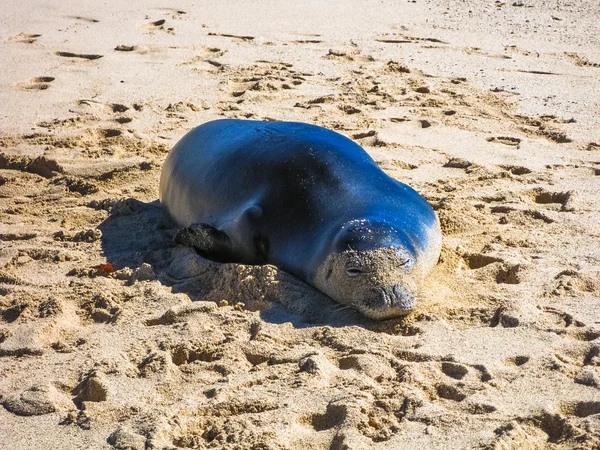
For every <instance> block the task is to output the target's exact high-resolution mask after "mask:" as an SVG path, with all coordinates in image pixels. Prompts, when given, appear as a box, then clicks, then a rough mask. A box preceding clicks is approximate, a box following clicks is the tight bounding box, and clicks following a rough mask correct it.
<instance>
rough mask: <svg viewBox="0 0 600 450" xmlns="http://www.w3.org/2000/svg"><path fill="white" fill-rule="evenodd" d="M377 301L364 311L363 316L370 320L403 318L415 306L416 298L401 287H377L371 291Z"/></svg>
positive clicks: (399, 285) (396, 285) (398, 285)
mask: <svg viewBox="0 0 600 450" xmlns="http://www.w3.org/2000/svg"><path fill="white" fill-rule="evenodd" d="M373 291H374V293H375V295H376V298H377V300H376V301H375V302H373V303H372V304H371V305H370V308H368V309H367V311H365V312H364V313H365V315H367V316H369V317H371V318H372V319H379V320H381V319H390V318H392V317H399V316H404V315H406V314H408V313H409V312H411V311H412V310H413V309H414V307H415V306H416V303H417V301H416V297H415V296H414V295H412V294H411V293H410V292H409V291H408V290H407V289H406V288H405V287H404V286H403V285H401V284H394V285H392V286H386V287H378V288H376V289H374V290H373Z"/></svg>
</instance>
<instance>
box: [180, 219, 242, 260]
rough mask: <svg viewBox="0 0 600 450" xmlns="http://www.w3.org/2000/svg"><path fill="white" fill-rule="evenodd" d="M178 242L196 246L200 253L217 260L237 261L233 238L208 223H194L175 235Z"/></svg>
mask: <svg viewBox="0 0 600 450" xmlns="http://www.w3.org/2000/svg"><path fill="white" fill-rule="evenodd" d="M175 242H177V243H178V244H183V245H187V246H189V247H194V248H195V249H196V250H197V251H198V253H200V254H201V255H202V256H204V257H205V258H208V259H212V260H213V261H217V262H223V263H225V262H237V259H238V258H236V257H235V253H234V251H233V246H232V245H231V239H230V238H229V236H227V234H225V233H223V232H222V231H221V230H218V229H217V228H215V227H213V226H212V225H209V224H207V223H194V224H192V225H190V226H189V227H187V228H183V229H181V230H179V231H178V232H177V234H176V235H175Z"/></svg>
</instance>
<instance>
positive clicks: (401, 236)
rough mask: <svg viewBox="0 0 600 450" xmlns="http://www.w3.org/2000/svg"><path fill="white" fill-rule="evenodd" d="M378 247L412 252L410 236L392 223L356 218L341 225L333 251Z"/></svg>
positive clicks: (364, 249) (365, 249) (374, 248)
mask: <svg viewBox="0 0 600 450" xmlns="http://www.w3.org/2000/svg"><path fill="white" fill-rule="evenodd" d="M380 248H397V249H402V250H403V252H406V251H408V253H411V254H414V253H415V247H414V245H413V243H412V240H411V239H410V237H409V236H408V235H407V234H406V233H404V232H403V231H399V230H397V229H396V228H395V227H393V226H392V225H390V224H388V223H386V222H383V221H375V220H368V219H357V220H352V221H350V222H347V223H346V224H344V225H343V226H342V229H341V230H340V231H339V232H338V234H337V236H336V238H335V251H336V252H340V253H341V252H344V251H348V250H354V251H359V252H363V251H370V250H377V249H380Z"/></svg>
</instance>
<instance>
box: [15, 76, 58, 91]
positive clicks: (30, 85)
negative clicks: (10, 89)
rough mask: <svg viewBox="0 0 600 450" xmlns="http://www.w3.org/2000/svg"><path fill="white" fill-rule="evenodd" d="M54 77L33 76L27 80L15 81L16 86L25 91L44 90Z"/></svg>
mask: <svg viewBox="0 0 600 450" xmlns="http://www.w3.org/2000/svg"><path fill="white" fill-rule="evenodd" d="M53 81H54V77H35V78H32V79H31V80H29V81H24V82H21V83H17V87H18V88H20V89H25V90H27V91H44V90H46V89H48V88H49V87H50V83H52V82H53Z"/></svg>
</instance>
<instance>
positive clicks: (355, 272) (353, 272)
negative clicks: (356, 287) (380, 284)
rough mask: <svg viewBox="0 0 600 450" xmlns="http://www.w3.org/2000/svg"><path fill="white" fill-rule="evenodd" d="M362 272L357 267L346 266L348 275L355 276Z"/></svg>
mask: <svg viewBox="0 0 600 450" xmlns="http://www.w3.org/2000/svg"><path fill="white" fill-rule="evenodd" d="M361 273H362V270H360V269H359V268H358V267H353V266H350V267H346V275H348V276H349V277H356V276H358V275H360V274H361Z"/></svg>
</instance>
